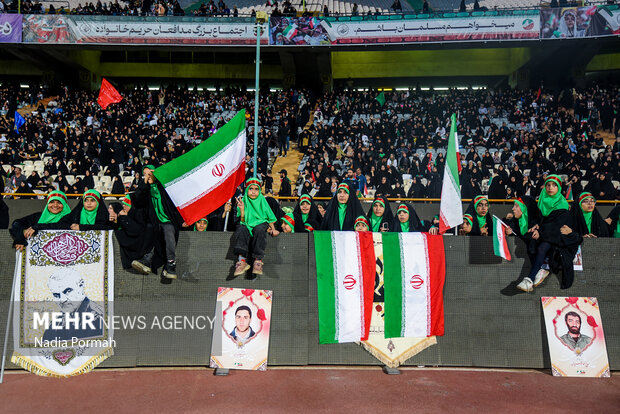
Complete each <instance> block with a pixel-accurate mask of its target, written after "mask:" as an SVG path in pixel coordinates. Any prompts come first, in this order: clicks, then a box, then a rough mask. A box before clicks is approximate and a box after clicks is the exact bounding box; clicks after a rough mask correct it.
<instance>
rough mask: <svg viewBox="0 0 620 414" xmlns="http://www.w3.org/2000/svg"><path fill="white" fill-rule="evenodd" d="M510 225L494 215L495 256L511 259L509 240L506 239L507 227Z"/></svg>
mask: <svg viewBox="0 0 620 414" xmlns="http://www.w3.org/2000/svg"><path fill="white" fill-rule="evenodd" d="M507 228H508V225H507V224H505V223H504V222H503V221H501V220H500V219H498V218H497V216H493V251H494V252H495V256H501V257H503V258H504V259H506V260H508V261H510V260H512V257H511V256H510V249H508V241H507V240H506V229H507Z"/></svg>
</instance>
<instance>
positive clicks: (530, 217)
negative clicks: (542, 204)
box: [506, 196, 542, 280]
mask: <svg viewBox="0 0 620 414" xmlns="http://www.w3.org/2000/svg"><path fill="white" fill-rule="evenodd" d="M521 200H522V201H523V204H525V207H526V208H527V228H528V230H529V229H531V228H532V227H534V226H535V225H537V224H540V220H541V217H542V216H541V214H540V210H539V209H538V205H537V204H536V200H535V199H534V198H533V197H530V196H523V197H521ZM506 224H507V225H508V226H510V228H511V229H512V231H513V232H514V234H515V236H517V237H518V238H520V239H521V240H523V242H524V243H525V245H526V246H527V252H528V254H529V255H530V259H531V255H534V254H536V251H537V248H538V244H539V241H538V240H535V239H533V238H532V233H525V234H521V226H519V219H518V218H516V217H513V218H511V219H510V220H506ZM532 263H534V261H532ZM541 265H542V263H541ZM532 280H534V279H532Z"/></svg>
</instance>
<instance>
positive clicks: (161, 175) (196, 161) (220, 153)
mask: <svg viewBox="0 0 620 414" xmlns="http://www.w3.org/2000/svg"><path fill="white" fill-rule="evenodd" d="M245 141H246V137H245V109H244V110H242V111H240V112H239V113H238V114H237V115H235V117H234V118H233V119H231V120H230V121H229V122H228V123H227V124H226V125H224V126H223V127H221V128H220V129H219V130H218V131H217V132H216V133H215V134H213V135H212V136H211V137H209V138H208V139H207V140H206V141H204V142H203V143H201V144H200V145H198V146H197V147H196V148H194V149H192V150H191V151H189V152H187V153H185V154H183V155H181V156H180V157H177V158H175V159H173V160H172V161H170V162H169V163H167V164H165V165H162V166H161V167H159V168H157V169H156V170H155V172H154V174H155V177H156V178H157V179H158V180H159V182H161V183H162V185H163V186H164V187H165V189H166V192H167V193H168V195H169V196H170V199H171V200H172V202H173V203H174V205H175V206H176V207H177V209H178V210H179V212H180V213H181V216H182V217H183V219H184V220H185V222H186V223H187V224H193V223H195V222H196V221H198V220H200V219H201V218H203V217H205V216H206V215H207V214H209V213H211V212H213V211H214V210H215V209H217V208H218V207H220V206H221V205H222V204H224V203H226V201H228V200H229V199H230V198H231V197H232V196H233V195H234V194H235V189H236V188H237V187H238V186H239V184H241V183H242V182H243V179H244V178H245Z"/></svg>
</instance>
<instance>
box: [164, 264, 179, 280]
mask: <svg viewBox="0 0 620 414" xmlns="http://www.w3.org/2000/svg"><path fill="white" fill-rule="evenodd" d="M164 277H165V278H167V279H176V278H177V263H176V262H170V261H168V262H166V265H165V266H164Z"/></svg>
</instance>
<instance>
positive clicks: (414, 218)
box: [390, 204, 424, 233]
mask: <svg viewBox="0 0 620 414" xmlns="http://www.w3.org/2000/svg"><path fill="white" fill-rule="evenodd" d="M405 205H406V206H407V209H408V210H409V232H410V233H411V232H420V231H424V224H423V223H422V221H421V220H420V218H419V217H418V213H416V211H415V209H414V208H413V206H411V205H410V204H405ZM390 231H393V232H396V233H402V232H403V229H402V226H401V223H400V220H398V214H396V216H394V219H393V220H392V225H391V226H390Z"/></svg>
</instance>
